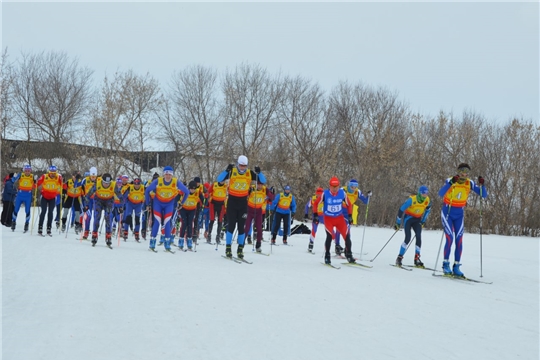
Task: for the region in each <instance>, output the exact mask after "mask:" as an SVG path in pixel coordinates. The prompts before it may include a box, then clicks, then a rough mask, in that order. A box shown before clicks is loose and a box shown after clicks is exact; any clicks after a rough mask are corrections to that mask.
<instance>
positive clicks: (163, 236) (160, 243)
mask: <svg viewBox="0 0 540 360" xmlns="http://www.w3.org/2000/svg"><path fill="white" fill-rule="evenodd" d="M164 243H165V235H161V237H160V238H159V243H158V246H161V245H163V244H164Z"/></svg>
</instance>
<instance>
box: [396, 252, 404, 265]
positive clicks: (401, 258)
mask: <svg viewBox="0 0 540 360" xmlns="http://www.w3.org/2000/svg"><path fill="white" fill-rule="evenodd" d="M402 261H403V255H398V257H397V258H396V266H399V267H402V266H403V263H402Z"/></svg>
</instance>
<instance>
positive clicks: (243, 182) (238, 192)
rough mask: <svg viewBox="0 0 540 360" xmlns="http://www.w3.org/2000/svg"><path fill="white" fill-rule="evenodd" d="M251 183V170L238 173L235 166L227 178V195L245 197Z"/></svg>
mask: <svg viewBox="0 0 540 360" xmlns="http://www.w3.org/2000/svg"><path fill="white" fill-rule="evenodd" d="M250 185H251V171H250V170H249V169H247V170H246V172H245V173H244V174H240V173H239V172H238V169H237V168H233V169H232V171H231V177H230V178H229V195H231V196H236V197H246V196H248V195H249V186H250Z"/></svg>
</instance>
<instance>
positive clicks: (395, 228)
mask: <svg viewBox="0 0 540 360" xmlns="http://www.w3.org/2000/svg"><path fill="white" fill-rule="evenodd" d="M399 228H400V226H399V224H398V223H396V224H394V230H396V231H399Z"/></svg>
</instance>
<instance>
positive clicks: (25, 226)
mask: <svg viewBox="0 0 540 360" xmlns="http://www.w3.org/2000/svg"><path fill="white" fill-rule="evenodd" d="M28 225H30V224H28V223H24V232H27V231H28Z"/></svg>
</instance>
